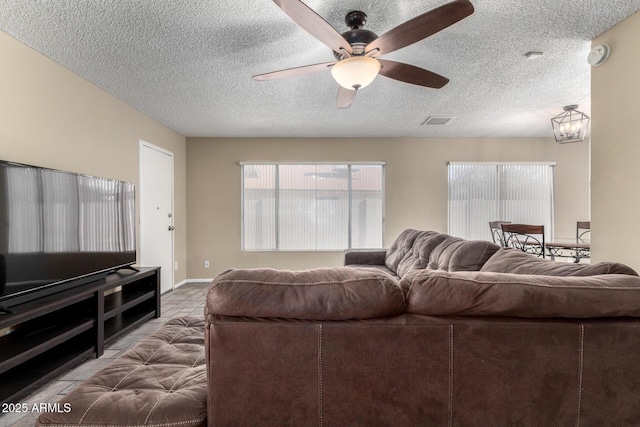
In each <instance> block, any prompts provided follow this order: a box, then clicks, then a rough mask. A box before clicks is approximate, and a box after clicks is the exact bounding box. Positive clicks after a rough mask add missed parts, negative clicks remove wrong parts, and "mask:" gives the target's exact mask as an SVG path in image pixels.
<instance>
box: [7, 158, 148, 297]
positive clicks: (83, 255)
mask: <svg viewBox="0 0 640 427" xmlns="http://www.w3.org/2000/svg"><path fill="white" fill-rule="evenodd" d="M135 220H136V218H135V186H134V184H132V183H128V182H124V181H117V180H113V179H106V178H98V177H93V176H87V175H81V174H77V173H72V172H64V171H59V170H53V169H47V168H42V167H36V166H29V165H23V164H18V163H12V162H7V161H2V160H0V230H1V231H0V305H2V306H4V307H11V306H14V305H16V304H19V303H22V302H25V301H28V300H31V299H34V298H38V297H40V296H43V295H47V294H50V293H54V292H58V291H61V290H64V289H69V288H71V287H74V286H79V285H82V284H84V283H87V282H90V281H93V280H96V279H99V278H101V277H104V275H105V274H106V273H107V272H109V271H112V270H116V269H118V268H122V267H126V266H130V265H131V264H134V263H135V262H136V241H135V238H136V230H135Z"/></svg>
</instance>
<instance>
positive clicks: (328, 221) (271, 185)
mask: <svg viewBox="0 0 640 427" xmlns="http://www.w3.org/2000/svg"><path fill="white" fill-rule="evenodd" d="M241 166H242V182H243V184H242V187H243V190H242V194H243V207H242V215H243V217H242V234H243V249H244V250H283V251H315V250H342V249H345V248H349V247H374V248H380V247H382V245H383V240H382V233H383V211H384V202H383V195H384V174H383V170H384V169H383V165H382V164H328V163H304V164H245V163H243V164H241Z"/></svg>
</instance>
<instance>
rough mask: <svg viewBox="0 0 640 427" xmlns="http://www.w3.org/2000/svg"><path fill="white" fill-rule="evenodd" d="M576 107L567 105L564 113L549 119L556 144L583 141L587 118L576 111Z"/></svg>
mask: <svg viewBox="0 0 640 427" xmlns="http://www.w3.org/2000/svg"><path fill="white" fill-rule="evenodd" d="M577 108H578V106H577V105H567V106H566V107H564V112H562V113H560V114H558V115H557V116H555V117H554V118H553V119H551V126H552V127H553V134H554V136H555V137H556V142H558V143H560V144H566V143H568V142H578V141H582V140H584V137H585V135H586V134H587V127H588V126H589V116H587V115H586V114H584V113H581V112H580V111H578V110H577Z"/></svg>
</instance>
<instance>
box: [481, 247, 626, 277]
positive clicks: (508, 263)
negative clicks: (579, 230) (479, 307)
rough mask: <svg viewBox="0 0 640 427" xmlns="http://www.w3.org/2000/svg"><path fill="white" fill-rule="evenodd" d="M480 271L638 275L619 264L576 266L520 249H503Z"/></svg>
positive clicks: (555, 274)
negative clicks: (532, 254)
mask: <svg viewBox="0 0 640 427" xmlns="http://www.w3.org/2000/svg"><path fill="white" fill-rule="evenodd" d="M480 271H486V272H495V273H516V274H543V275H547V276H594V275H597V274H629V275H633V276H637V275H638V273H636V271H635V270H634V269H632V268H631V267H628V266H626V265H624V264H620V263H618V262H599V263H597V264H575V263H569V262H554V261H551V260H549V259H543V258H538V257H534V256H531V255H529V254H526V253H524V252H522V251H520V250H518V249H508V248H501V249H500V250H499V251H497V252H496V253H495V254H493V256H492V257H491V258H489V259H488V260H487V262H486V263H485V264H484V265H483V266H482V268H481V269H480Z"/></svg>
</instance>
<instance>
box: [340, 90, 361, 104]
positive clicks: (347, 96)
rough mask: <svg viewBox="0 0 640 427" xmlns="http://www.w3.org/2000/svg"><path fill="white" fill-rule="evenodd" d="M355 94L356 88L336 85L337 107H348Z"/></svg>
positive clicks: (356, 92)
mask: <svg viewBox="0 0 640 427" xmlns="http://www.w3.org/2000/svg"><path fill="white" fill-rule="evenodd" d="M357 94H358V91H357V90H351V89H346V88H344V87H342V86H338V102H337V106H338V108H347V107H349V106H350V105H351V103H352V102H353V100H354V99H355V97H356V95H357Z"/></svg>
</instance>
